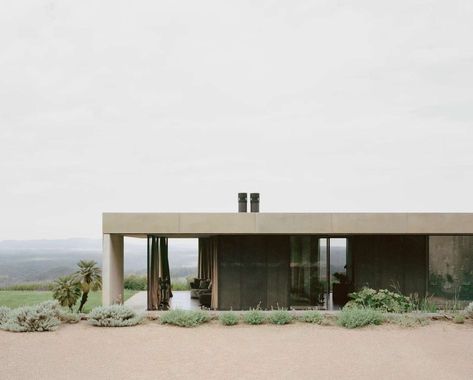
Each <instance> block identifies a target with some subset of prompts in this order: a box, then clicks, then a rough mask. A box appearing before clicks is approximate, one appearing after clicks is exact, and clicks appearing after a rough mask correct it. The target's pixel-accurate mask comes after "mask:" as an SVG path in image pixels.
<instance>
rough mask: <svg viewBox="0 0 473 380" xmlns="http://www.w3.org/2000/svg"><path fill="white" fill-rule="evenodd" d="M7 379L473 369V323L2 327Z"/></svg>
mask: <svg viewBox="0 0 473 380" xmlns="http://www.w3.org/2000/svg"><path fill="white" fill-rule="evenodd" d="M0 378H1V379H3V380H7V379H84V378H86V379H269V378H271V379H345V378H346V379H430V380H432V379H449V380H452V379H472V378H473V324H469V325H454V324H449V323H445V322H436V323H434V324H431V325H429V326H425V327H418V328H415V329H409V328H400V327H397V326H381V327H369V328H364V329H357V330H347V329H343V328H339V327H331V326H313V325H308V324H302V323H296V324H293V325H289V326H271V325H264V326H246V325H237V326H233V327H223V326H220V325H219V324H218V323H217V322H212V323H211V324H209V325H205V326H200V327H197V328H192V329H184V328H179V327H171V326H162V325H159V324H158V323H157V322H147V323H146V324H144V325H141V326H136V327H127V328H112V329H107V328H97V327H92V326H89V325H88V324H87V323H86V322H81V323H80V324H78V325H65V326H62V327H61V328H60V329H58V330H57V331H55V332H48V333H27V334H15V333H8V332H4V331H0Z"/></svg>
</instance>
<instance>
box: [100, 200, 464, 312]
mask: <svg viewBox="0 0 473 380" xmlns="http://www.w3.org/2000/svg"><path fill="white" fill-rule="evenodd" d="M240 211H246V207H240ZM253 211H254V212H251V213H246V212H238V213H104V214H103V304H104V305H109V304H111V303H115V302H121V301H122V300H123V277H124V267H123V264H124V259H123V258H124V244H123V241H124V240H123V239H124V237H125V236H129V237H139V238H145V239H148V249H147V251H148V252H147V254H148V309H150V310H153V309H157V308H158V307H159V305H160V303H161V302H162V299H161V298H162V297H166V295H164V296H163V292H162V290H163V288H165V289H169V281H170V278H169V277H170V276H169V264H168V262H167V255H168V252H167V247H168V239H170V238H197V239H198V240H199V258H198V271H199V273H198V277H199V278H200V279H205V280H207V282H206V285H205V286H208V288H209V289H208V295H209V299H210V306H211V308H213V309H217V310H227V309H233V310H245V309H248V308H252V307H256V306H257V305H260V306H261V307H262V308H269V307H277V306H279V307H291V308H306V307H321V308H330V307H332V306H333V303H338V304H343V303H344V302H345V300H346V294H347V293H348V292H349V291H353V290H357V289H360V288H361V287H363V286H369V287H372V288H378V289H380V288H388V289H389V288H391V287H396V288H397V289H398V290H399V291H401V292H402V293H404V294H417V295H418V296H419V297H424V296H426V295H428V294H432V295H434V296H436V297H443V298H460V299H473V214H470V213H259V212H257V211H258V208H257V207H256V206H255V207H254V208H253ZM340 242H341V243H342V244H339V243H340ZM334 252H336V253H337V255H338V256H337V260H336V261H337V262H336V263H335V264H336V265H335V264H334V263H333V261H334ZM143 254H145V253H143ZM334 265H335V266H334ZM337 265H338V267H337ZM335 270H336V271H337V274H336V275H335V276H334V271H335ZM335 277H336V278H335ZM337 279H338V280H341V281H340V282H341V284H338V283H337Z"/></svg>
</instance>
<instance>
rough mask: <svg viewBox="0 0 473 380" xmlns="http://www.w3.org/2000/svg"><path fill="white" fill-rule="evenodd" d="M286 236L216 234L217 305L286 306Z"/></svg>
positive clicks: (225, 308)
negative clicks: (217, 243)
mask: <svg viewBox="0 0 473 380" xmlns="http://www.w3.org/2000/svg"><path fill="white" fill-rule="evenodd" d="M289 252H290V246H289V237H288V236H220V237H219V252H218V261H219V275H218V286H219V292H218V295H219V309H221V310H228V309H234V310H246V309H249V308H254V307H256V306H257V305H258V304H260V305H261V307H262V308H269V307H271V306H273V307H277V306H278V305H279V306H280V307H287V303H288V287H289Z"/></svg>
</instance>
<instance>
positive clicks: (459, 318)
mask: <svg viewBox="0 0 473 380" xmlns="http://www.w3.org/2000/svg"><path fill="white" fill-rule="evenodd" d="M453 323H458V324H462V323H465V316H464V315H463V314H460V313H459V314H455V315H454V316H453Z"/></svg>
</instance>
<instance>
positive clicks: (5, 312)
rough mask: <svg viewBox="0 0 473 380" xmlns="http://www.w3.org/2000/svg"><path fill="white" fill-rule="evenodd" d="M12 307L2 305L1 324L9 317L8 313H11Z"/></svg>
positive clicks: (0, 311) (0, 310) (0, 308)
mask: <svg viewBox="0 0 473 380" xmlns="http://www.w3.org/2000/svg"><path fill="white" fill-rule="evenodd" d="M10 311H11V309H10V308H9V307H6V306H0V325H1V324H2V323H5V322H6V321H7V318H8V314H9V313H10Z"/></svg>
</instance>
